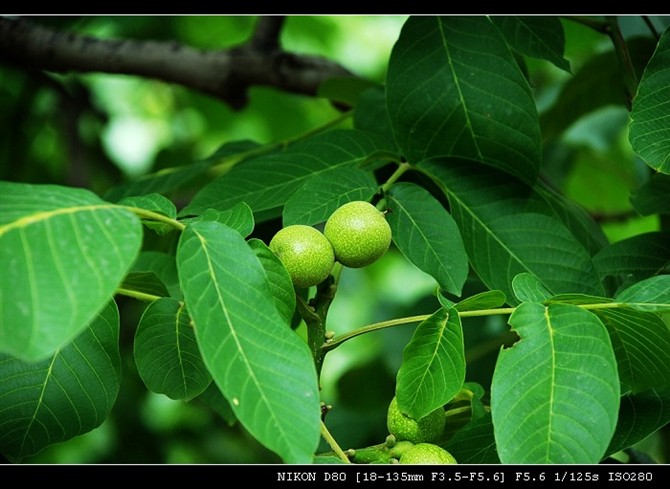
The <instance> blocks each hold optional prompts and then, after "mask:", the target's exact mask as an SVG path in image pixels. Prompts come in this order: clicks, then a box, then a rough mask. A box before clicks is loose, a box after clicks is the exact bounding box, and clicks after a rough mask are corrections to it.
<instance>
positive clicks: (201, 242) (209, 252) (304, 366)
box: [177, 221, 320, 463]
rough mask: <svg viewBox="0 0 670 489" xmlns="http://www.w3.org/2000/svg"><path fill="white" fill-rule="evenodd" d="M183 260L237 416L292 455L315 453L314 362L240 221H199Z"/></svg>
mask: <svg viewBox="0 0 670 489" xmlns="http://www.w3.org/2000/svg"><path fill="white" fill-rule="evenodd" d="M177 267H178V270H179V278H180V281H181V284H182V289H183V291H184V297H185V300H186V306H187V308H188V311H189V314H190V315H191V318H192V320H193V323H194V324H195V333H196V340H197V342H198V346H199V348H200V352H201V354H202V356H203V360H204V362H205V365H207V368H208V370H209V371H210V373H211V374H212V377H213V378H214V381H215V382H216V384H217V385H218V387H219V389H221V392H222V393H223V395H224V396H225V397H226V399H227V400H228V401H229V402H230V404H231V406H232V408H233V411H234V413H235V416H236V417H237V419H238V420H239V421H240V422H241V423H242V425H244V427H245V428H246V429H247V430H248V431H249V432H250V433H251V435H252V436H253V437H254V438H256V439H257V440H258V441H259V442H260V443H261V444H263V445H265V446H266V447H268V448H269V449H270V450H272V451H274V452H275V453H277V454H278V455H279V456H280V457H282V459H283V460H284V461H285V462H286V463H308V462H309V461H311V459H312V456H313V454H314V452H315V450H316V448H317V446H318V443H319V429H320V428H319V423H320V408H319V395H318V385H317V378H316V371H315V367H314V362H313V360H312V356H311V354H310V351H309V348H308V347H307V345H306V344H305V342H304V341H303V340H302V339H301V338H300V337H299V336H298V335H297V334H296V333H294V332H293V331H292V330H291V329H290V327H289V325H288V324H287V323H286V321H285V319H284V318H283V317H282V316H281V315H280V314H279V312H278V311H277V308H276V306H275V303H274V301H273V300H272V299H271V297H272V292H271V288H270V285H269V284H268V281H267V275H266V272H265V270H264V269H263V267H262V265H261V262H260V260H259V259H258V257H257V256H256V254H255V253H254V252H253V251H252V249H251V248H250V247H249V245H248V244H247V243H246V241H245V240H244V238H243V237H242V236H241V235H240V234H239V233H238V232H237V231H235V230H233V229H232V228H229V227H227V226H225V225H223V224H220V223H218V222H215V221H203V222H196V223H191V224H189V225H187V227H186V229H185V230H184V232H183V233H182V236H181V238H180V241H179V246H178V249H177Z"/></svg>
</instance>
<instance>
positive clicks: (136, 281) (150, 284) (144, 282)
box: [119, 272, 170, 297]
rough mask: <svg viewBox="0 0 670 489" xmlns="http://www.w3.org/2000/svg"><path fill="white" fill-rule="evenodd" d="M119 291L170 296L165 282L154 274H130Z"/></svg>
mask: <svg viewBox="0 0 670 489" xmlns="http://www.w3.org/2000/svg"><path fill="white" fill-rule="evenodd" d="M119 289H123V290H131V291H133V292H140V293H142V294H148V295H152V296H158V297H167V296H169V295H170V293H169V292H168V290H167V288H166V287H165V285H164V284H163V282H161V280H160V279H159V278H158V275H156V274H155V273H154V272H129V273H128V275H126V277H125V278H124V279H123V282H121V285H119Z"/></svg>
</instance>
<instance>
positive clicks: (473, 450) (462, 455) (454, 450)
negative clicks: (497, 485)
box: [443, 413, 500, 464]
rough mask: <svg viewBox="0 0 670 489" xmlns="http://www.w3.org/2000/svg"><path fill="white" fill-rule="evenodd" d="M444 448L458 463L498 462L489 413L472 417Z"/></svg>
mask: <svg viewBox="0 0 670 489" xmlns="http://www.w3.org/2000/svg"><path fill="white" fill-rule="evenodd" d="M443 446H444V448H445V449H446V450H447V451H448V452H449V453H451V454H452V455H453V456H454V458H455V459H456V460H457V461H458V463H459V464H499V463H500V458H499V457H498V453H497V449H496V440H495V436H494V431H493V422H492V420H491V413H486V414H484V416H482V417H479V418H476V419H473V420H472V421H471V422H470V423H468V424H467V425H466V426H465V427H464V428H463V429H461V430H459V431H458V432H457V433H456V434H455V435H454V436H453V437H452V438H451V439H450V440H449V441H447V443H446V444H444V445H443Z"/></svg>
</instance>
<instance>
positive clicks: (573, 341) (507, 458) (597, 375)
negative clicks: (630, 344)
mask: <svg viewBox="0 0 670 489" xmlns="http://www.w3.org/2000/svg"><path fill="white" fill-rule="evenodd" d="M509 322H510V324H511V325H512V327H513V329H514V330H516V332H517V333H518V335H519V337H520V340H519V341H518V342H517V343H515V344H514V345H513V346H512V347H511V348H509V349H505V350H502V351H501V352H500V355H499V357H498V362H497V364H496V368H495V373H494V375H493V380H492V384H491V413H492V415H493V424H494V427H495V437H496V443H497V447H498V455H499V456H500V460H501V461H502V463H506V464H508V463H512V464H524V463H529V464H533V463H534V464H539V463H551V464H555V463H564V464H568V463H571V464H593V463H598V462H599V461H600V460H601V459H602V457H603V456H604V455H605V451H606V449H607V447H608V445H609V442H610V439H611V437H612V434H613V433H614V429H615V426H616V421H617V413H618V409H619V395H620V390H619V378H618V375H617V367H616V360H615V358H614V353H613V351H612V345H611V342H610V339H609V335H608V334H607V330H606V328H605V327H604V326H603V324H602V323H601V322H600V321H599V320H598V318H597V317H596V316H595V315H593V314H591V313H590V312H588V311H585V310H583V309H581V308H580V307H578V306H573V305H567V304H551V305H549V306H547V307H545V306H543V305H541V304H537V303H530V302H527V303H523V304H521V305H520V306H519V307H518V308H517V309H516V310H515V312H514V313H513V314H512V316H511V317H510V320H509Z"/></svg>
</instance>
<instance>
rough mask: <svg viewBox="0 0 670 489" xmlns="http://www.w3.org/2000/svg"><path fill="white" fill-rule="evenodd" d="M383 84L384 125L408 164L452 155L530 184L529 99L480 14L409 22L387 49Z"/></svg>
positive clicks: (534, 146) (535, 150) (535, 129)
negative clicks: (387, 121)
mask: <svg viewBox="0 0 670 489" xmlns="http://www.w3.org/2000/svg"><path fill="white" fill-rule="evenodd" d="M386 87H387V88H386V91H387V104H388V111H389V114H390V119H391V126H392V127H393V130H394V133H395V139H396V142H397V143H398V145H399V146H400V148H401V149H402V150H403V152H404V154H405V157H406V158H407V160H408V161H410V162H412V163H418V162H420V161H422V160H425V159H428V158H431V157H435V156H457V157H460V158H465V159H469V160H476V161H481V162H484V163H487V164H490V165H493V166H495V167H497V168H500V169H502V170H504V171H506V172H509V173H511V174H512V175H516V176H517V177H518V178H520V179H521V180H523V181H526V182H529V183H530V182H534V181H535V179H536V177H537V174H538V170H539V166H540V161H541V141H540V127H539V123H538V117H537V111H536V107H535V101H534V99H533V96H532V94H531V91H530V87H529V85H528V82H527V81H526V79H525V78H524V76H523V73H522V72H521V70H520V69H519V65H518V64H517V62H516V60H515V59H514V56H513V54H512V52H511V51H510V50H509V48H508V47H507V44H506V43H505V40H504V39H503V37H502V35H501V34H500V31H499V30H498V29H497V28H496V27H495V26H494V25H493V24H492V23H491V21H490V20H489V19H488V18H487V17H470V16H453V17H433V16H430V17H410V18H409V19H408V20H407V22H406V23H405V25H404V26H403V28H402V31H401V33H400V37H399V39H398V41H397V42H396V44H395V46H394V47H393V50H392V52H391V59H390V61H389V67H388V74H387V80H386Z"/></svg>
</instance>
